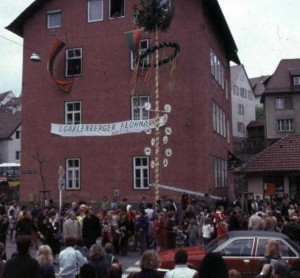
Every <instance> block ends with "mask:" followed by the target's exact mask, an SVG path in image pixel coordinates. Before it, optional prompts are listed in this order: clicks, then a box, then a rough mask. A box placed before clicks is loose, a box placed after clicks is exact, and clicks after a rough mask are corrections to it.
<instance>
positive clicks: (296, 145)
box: [236, 135, 300, 200]
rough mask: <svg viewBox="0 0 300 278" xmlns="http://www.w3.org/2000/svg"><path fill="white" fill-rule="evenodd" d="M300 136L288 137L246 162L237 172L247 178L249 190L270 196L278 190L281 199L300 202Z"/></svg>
mask: <svg viewBox="0 0 300 278" xmlns="http://www.w3.org/2000/svg"><path fill="white" fill-rule="evenodd" d="M299 150H300V135H288V136H285V137H284V138H282V139H280V140H278V141H277V142H276V143H274V144H273V145H271V146H270V147H268V148H267V149H265V150H264V151H262V152H261V153H259V154H258V155H256V156H255V157H253V158H252V159H250V160H249V161H247V162H246V163H244V164H243V165H242V166H241V167H239V168H238V169H237V170H236V171H237V172H239V173H243V174H245V175H246V176H247V181H248V190H247V192H252V193H254V194H255V195H260V196H261V197H266V196H268V195H269V193H268V190H269V187H270V185H271V187H274V189H275V190H274V193H275V195H276V196H278V197H279V198H282V197H283V195H284V194H289V196H290V198H292V199H295V200H299V199H300V152H299Z"/></svg>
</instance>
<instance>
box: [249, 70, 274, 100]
mask: <svg viewBox="0 0 300 278" xmlns="http://www.w3.org/2000/svg"><path fill="white" fill-rule="evenodd" d="M268 78H270V75H262V76H259V77H254V78H250V79H249V81H250V84H251V87H252V89H253V92H254V94H255V95H256V96H260V95H262V94H263V92H264V91H265V84H266V82H267V80H268Z"/></svg>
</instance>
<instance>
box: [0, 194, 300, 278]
mask: <svg viewBox="0 0 300 278" xmlns="http://www.w3.org/2000/svg"><path fill="white" fill-rule="evenodd" d="M298 205H299V204H298V203H297V202H296V201H295V200H290V199H289V197H288V196H287V195H285V196H284V197H283V198H281V199H280V200H279V199H276V198H273V199H269V200H262V199H261V198H260V197H259V196H255V197H254V196H253V197H251V198H249V199H248V200H247V201H246V203H245V204H244V205H242V204H241V201H240V198H236V199H235V200H233V201H232V202H228V201H227V200H225V199H224V200H221V201H218V202H217V203H214V204H213V205H212V203H207V202H206V200H197V198H196V197H193V196H188V195H186V194H183V195H182V196H181V199H180V200H179V201H178V202H174V201H173V200H172V199H170V198H167V197H166V196H163V197H162V198H161V200H159V201H157V202H154V203H153V202H149V201H148V200H147V199H146V198H145V197H143V198H142V199H141V200H140V202H138V203H136V204H132V203H130V202H129V201H128V200H127V198H122V199H121V200H120V201H118V200H117V199H116V198H112V200H108V199H107V198H106V197H103V199H102V200H101V202H99V203H98V204H97V205H96V204H90V203H87V202H84V201H81V202H72V203H70V204H66V205H65V206H64V207H63V209H62V211H60V212H59V211H58V208H57V207H55V205H54V204H53V202H52V201H50V202H48V201H47V203H46V204H45V205H44V206H41V205H40V204H38V203H37V204H34V205H33V206H22V207H20V206H19V205H18V203H17V202H15V201H14V202H12V203H11V204H5V203H2V204H1V205H0V243H1V244H2V245H3V251H2V252H1V246H0V255H1V256H2V261H1V263H0V277H11V278H13V277H21V276H20V272H19V273H15V271H16V268H15V267H14V265H18V264H20V261H22V262H23V263H25V265H26V267H28V268H29V267H32V271H34V269H35V270H36V269H38V273H39V274H38V275H39V276H31V274H30V275H29V276H23V277H39V278H43V277H47V278H48V277H50V278H52V277H55V274H54V267H53V265H54V264H57V265H59V275H60V276H61V277H65V278H69V277H70V278H71V277H72V278H73V277H75V276H76V275H81V276H80V277H104V278H105V277H121V275H122V267H121V263H120V261H119V259H118V258H120V257H122V256H126V255H127V253H128V252H140V254H143V256H144V255H145V254H146V255H148V256H154V257H153V261H157V260H158V261H159V258H158V259H157V260H156V259H155V258H156V257H157V252H158V251H160V250H163V249H171V248H175V247H178V248H179V250H184V249H182V248H180V247H183V248H184V247H185V246H196V245H206V244H208V243H209V242H210V241H211V240H212V239H213V238H215V237H218V236H221V235H222V234H224V233H226V232H227V231H229V230H243V229H244V230H247V229H249V230H267V231H279V232H283V233H285V234H287V235H288V236H289V237H290V238H291V239H292V240H293V241H294V242H295V243H297V244H299V241H300V222H299V206H298ZM28 238H29V239H30V244H29V246H27V245H28ZM6 240H10V241H12V242H16V245H17V253H16V254H14V256H12V258H10V259H9V260H8V261H7V262H6V263H5V259H6V257H5V244H6ZM30 246H31V247H32V248H36V249H37V250H38V251H37V258H36V259H33V258H29V257H30V256H29V257H28V248H29V247H30ZM27 247H28V248H27ZM26 248H27V250H26ZM149 252H150V253H149ZM153 252H154V253H153ZM176 254H177V253H176ZM25 255H26V256H25ZM155 256H156V257H155ZM70 258H72V259H70ZM142 258H143V257H142ZM31 259H32V260H34V261H32V260H31ZM185 259H187V258H186V254H185V253H184V251H181V253H180V252H179V254H177V257H176V256H175V258H174V260H175V263H176V262H177V261H178V264H179V265H185V263H184V260H185ZM147 264H148V263H147V262H146V263H145V265H147ZM206 268H208V267H206ZM141 269H142V270H141V271H143V259H141ZM175 269H176V272H177V273H179V267H178V269H177V268H175ZM180 269H181V268H180ZM272 269H273V270H274V267H273V268H272ZM181 270H182V269H181ZM264 271H267V270H266V269H264ZM2 272H3V274H1V273H2ZM80 272H81V273H80ZM8 273H9V274H8ZM30 273H31V272H30ZM232 273H234V271H232ZM195 274H197V275H200V277H208V276H202V275H201V269H199V270H197V273H195ZM18 275H19V276H18ZM93 275H94V276H93ZM142 275H145V274H142ZM170 275H171V276H170ZM173 275H174V274H166V276H165V277H166V278H168V277H174V278H175V277H177V276H173ZM232 275H233V274H232ZM139 277H148V276H139ZM149 277H150V276H149ZM151 277H154V276H151ZM178 277H179V276H178ZM180 277H181V276H180ZM187 277H188V276H187ZM211 277H213V276H211ZM218 277H221V276H218ZM232 277H237V276H232Z"/></svg>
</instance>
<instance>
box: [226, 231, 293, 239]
mask: <svg viewBox="0 0 300 278" xmlns="http://www.w3.org/2000/svg"><path fill="white" fill-rule="evenodd" d="M227 235H228V236H229V237H243V236H255V237H261V236H263V237H280V238H285V239H288V238H289V237H288V236H287V235H285V234H283V233H278V232H270V231H252V230H245V231H230V232H228V233H227Z"/></svg>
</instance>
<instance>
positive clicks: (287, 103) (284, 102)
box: [275, 97, 293, 109]
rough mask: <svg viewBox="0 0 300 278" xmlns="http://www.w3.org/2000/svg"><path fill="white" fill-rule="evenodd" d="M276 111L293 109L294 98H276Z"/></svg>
mask: <svg viewBox="0 0 300 278" xmlns="http://www.w3.org/2000/svg"><path fill="white" fill-rule="evenodd" d="M275 108H276V109H293V98H292V97H276V98H275Z"/></svg>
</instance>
